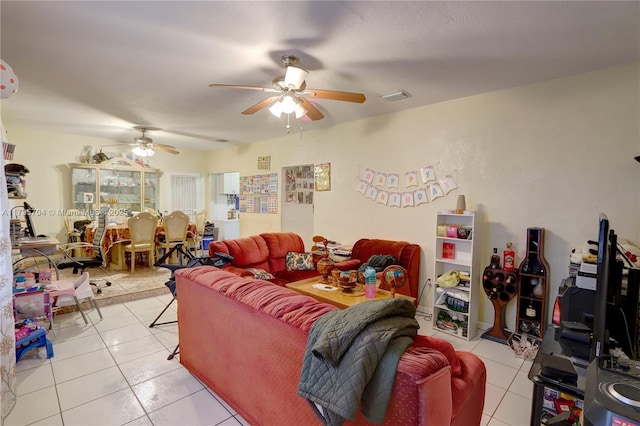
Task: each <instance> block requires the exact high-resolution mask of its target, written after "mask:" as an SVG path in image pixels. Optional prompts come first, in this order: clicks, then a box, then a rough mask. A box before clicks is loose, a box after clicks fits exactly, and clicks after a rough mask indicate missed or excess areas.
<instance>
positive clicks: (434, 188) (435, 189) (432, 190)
mask: <svg viewBox="0 0 640 426" xmlns="http://www.w3.org/2000/svg"><path fill="white" fill-rule="evenodd" d="M443 196H444V193H443V192H442V189H441V188H440V185H438V184H437V183H432V184H431V185H429V199H430V200H431V201H433V200H435V199H436V198H440V197H443Z"/></svg>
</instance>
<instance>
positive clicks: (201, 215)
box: [189, 210, 208, 256]
mask: <svg viewBox="0 0 640 426" xmlns="http://www.w3.org/2000/svg"><path fill="white" fill-rule="evenodd" d="M207 216H208V212H207V211H206V210H200V211H199V212H197V213H196V233H195V234H191V236H190V237H189V240H190V241H191V242H192V243H193V250H194V251H195V253H196V256H198V255H199V254H200V253H201V251H202V250H203V247H202V239H203V237H204V225H205V223H207Z"/></svg>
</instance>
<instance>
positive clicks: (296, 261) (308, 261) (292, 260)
mask: <svg viewBox="0 0 640 426" xmlns="http://www.w3.org/2000/svg"><path fill="white" fill-rule="evenodd" d="M285 263H286V265H287V271H310V270H313V269H316V265H314V264H313V254H311V253H296V252H293V251H290V252H287V255H286V256H285Z"/></svg>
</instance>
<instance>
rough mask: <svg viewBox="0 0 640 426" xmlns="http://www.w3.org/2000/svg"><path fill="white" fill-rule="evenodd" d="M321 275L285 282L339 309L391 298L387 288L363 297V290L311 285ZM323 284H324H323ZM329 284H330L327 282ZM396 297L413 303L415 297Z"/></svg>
mask: <svg viewBox="0 0 640 426" xmlns="http://www.w3.org/2000/svg"><path fill="white" fill-rule="evenodd" d="M320 278H321V277H313V278H308V279H306V280H301V281H295V282H292V283H289V284H287V287H288V288H290V289H292V290H295V291H297V292H298V293H300V294H304V295H306V296H311V297H313V298H314V299H316V300H317V301H319V302H325V303H330V304H332V305H334V306H337V307H338V308H340V309H344V308H348V307H349V306H353V305H357V304H358V303H362V302H368V301H370V300H380V299H389V298H391V292H390V291H387V290H381V289H378V290H377V291H376V297H375V299H373V298H368V297H364V292H363V291H354V292H353V293H344V292H343V291H342V290H340V289H338V290H333V291H325V290H319V289H315V288H313V287H311V286H312V285H313V284H319V283H318V281H319V280H320ZM323 285H324V284H323ZM329 285H330V284H329ZM396 297H402V298H404V299H409V300H411V301H412V302H413V303H415V301H416V299H415V297H410V296H405V295H404V294H398V293H396Z"/></svg>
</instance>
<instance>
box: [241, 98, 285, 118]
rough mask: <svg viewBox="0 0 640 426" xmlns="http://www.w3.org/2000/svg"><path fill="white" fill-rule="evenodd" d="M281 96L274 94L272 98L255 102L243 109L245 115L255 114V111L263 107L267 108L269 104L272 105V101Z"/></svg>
mask: <svg viewBox="0 0 640 426" xmlns="http://www.w3.org/2000/svg"><path fill="white" fill-rule="evenodd" d="M279 98H280V96H272V97H270V98H267V99H265V100H263V101H260V102H258V103H257V104H255V105H253V106H250V107H249V108H247V109H245V110H244V111H242V113H243V114H244V115H249V114H253V113H254V112H258V111H260V110H261V109H262V108H266V107H267V106H269V105H271V104H272V103H274V102H275V101H277V100H278V99H279Z"/></svg>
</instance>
